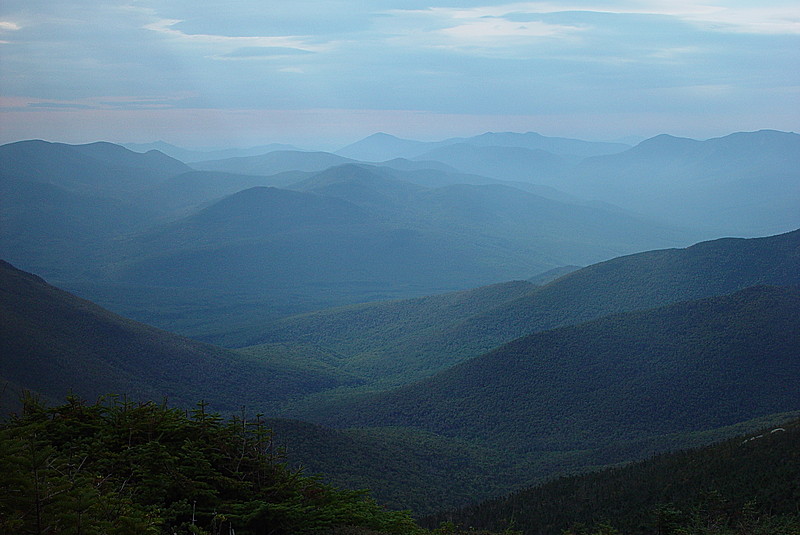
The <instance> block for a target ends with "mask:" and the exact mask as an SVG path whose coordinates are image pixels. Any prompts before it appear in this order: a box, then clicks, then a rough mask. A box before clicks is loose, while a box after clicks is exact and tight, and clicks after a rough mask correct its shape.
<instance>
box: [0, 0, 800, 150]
mask: <svg viewBox="0 0 800 535" xmlns="http://www.w3.org/2000/svg"><path fill="white" fill-rule="evenodd" d="M799 44H800V9H798V8H797V6H796V4H795V3H794V2H790V1H787V0H769V1H767V2H762V3H759V5H757V6H756V5H748V3H747V2H743V1H733V0H728V1H719V0H717V1H711V2H703V3H700V2H694V1H682V2H669V3H665V2H661V1H658V0H641V1H637V2H631V1H626V0H613V1H611V2H597V1H596V0H575V1H570V2H566V1H556V2H536V1H533V2H502V1H497V0H484V1H475V0H472V1H462V2H458V3H456V2H452V1H449V0H438V1H435V2H420V1H413V2H397V1H389V0H384V1H379V2H371V3H369V4H362V3H355V2H348V1H346V0H339V1H334V2H331V1H327V2H317V1H312V2H304V3H302V4H282V5H278V6H274V5H272V6H268V7H264V5H263V4H262V3H259V2H255V1H252V0H239V1H237V2H234V3H227V4H225V5H224V6H222V7H219V6H216V5H209V4H197V3H194V2H192V3H189V2H185V1H178V2H164V1H163V0H137V1H134V2H130V1H124V2H123V1H112V2H98V1H97V0H79V1H76V2H70V3H68V4H66V3H49V2H41V1H22V0H10V1H7V2H3V4H2V6H0V78H1V79H2V86H0V117H1V118H2V121H0V142H2V143H7V142H11V141H17V140H21V139H32V138H40V139H48V140H52V141H61V142H66V143H85V142H91V141H96V140H107V141H111V142H131V143H149V142H154V141H157V140H163V141H165V142H167V143H171V144H174V145H177V146H180V147H186V148H200V147H204V148H205V147H207V148H211V147H214V148H217V147H250V146H256V145H263V144H269V143H288V144H293V145H296V146H298V147H302V148H307V149H324V150H332V149H336V148H340V147H343V146H345V145H347V144H349V143H353V142H355V141H358V140H360V139H362V138H364V137H366V136H368V135H370V134H372V133H375V132H386V133H389V134H391V135H395V136H398V137H401V138H408V139H419V140H425V141H430V140H440V139H445V138H450V137H470V136H474V135H478V134H481V133H484V132H487V131H493V132H506V131H513V132H528V131H533V132H538V133H540V134H542V135H545V136H554V137H571V138H578V139H585V140H590V141H616V140H619V139H621V138H629V137H631V136H632V137H635V138H637V139H644V138H648V137H652V136H654V135H657V134H661V133H667V134H671V135H675V136H681V137H690V138H693V139H708V138H712V137H719V136H723V135H727V134H729V133H733V132H738V131H754V130H760V129H774V130H781V131H797V130H800V128H798V125H799V124H800V106H798V102H800V99H798V96H799V95H800V74H798V73H800V68H798V67H800V46H798V45H799Z"/></svg>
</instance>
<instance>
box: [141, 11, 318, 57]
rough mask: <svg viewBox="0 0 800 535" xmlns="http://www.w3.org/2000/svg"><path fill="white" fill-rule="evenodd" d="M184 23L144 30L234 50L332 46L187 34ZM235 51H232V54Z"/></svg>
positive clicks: (286, 38) (302, 40)
mask: <svg viewBox="0 0 800 535" xmlns="http://www.w3.org/2000/svg"><path fill="white" fill-rule="evenodd" d="M182 22H183V21H182V20H180V19H159V20H157V21H154V22H151V23H149V24H146V25H145V26H144V28H145V29H147V30H151V31H154V32H157V33H159V34H162V35H164V36H166V37H168V38H171V39H174V40H177V41H180V42H185V43H191V44H200V45H213V46H217V47H220V46H222V47H235V48H234V49H242V48H249V49H258V48H260V49H265V48H287V49H295V50H300V51H306V52H321V51H324V50H327V49H330V47H331V45H330V44H319V43H314V42H312V41H311V40H310V39H309V38H308V37H303V36H282V35H261V36H231V35H222V34H208V33H186V32H184V31H182V30H181V29H179V28H177V27H176V26H179V25H180V24H181V23H182ZM234 49H232V50H231V52H232V51H233V50H234Z"/></svg>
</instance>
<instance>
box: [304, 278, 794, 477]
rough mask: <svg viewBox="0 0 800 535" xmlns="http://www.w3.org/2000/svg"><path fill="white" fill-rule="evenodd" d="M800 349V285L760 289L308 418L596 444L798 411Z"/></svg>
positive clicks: (467, 368) (542, 336)
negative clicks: (797, 384) (796, 385)
mask: <svg viewBox="0 0 800 535" xmlns="http://www.w3.org/2000/svg"><path fill="white" fill-rule="evenodd" d="M798 351H800V290H798V288H797V287H794V288H787V287H763V286H761V287H753V288H748V289H745V290H742V291H740V292H738V293H735V294H731V295H727V296H721V297H712V298H707V299H702V300H697V301H686V302H681V303H677V304H674V305H669V306H667V307H662V308H658V309H651V310H647V311H640V312H629V313H624V314H619V315H612V316H607V317H605V318H601V319H598V320H594V321H592V322H588V323H584V324H580V325H575V326H570V327H562V328H560V329H555V330H551V331H546V332H542V333H537V334H533V335H529V336H526V337H522V338H519V339H517V340H514V341H513V342H510V343H508V344H506V345H504V346H501V347H499V348H497V349H496V350H494V351H492V352H490V353H487V354H485V355H482V356H480V357H476V358H474V359H470V360H468V361H465V362H463V363H462V364H460V365H458V366H454V367H453V368H451V369H449V370H446V371H443V372H441V373H439V374H437V375H436V376H434V377H432V378H430V379H427V380H424V381H421V382H419V383H415V384H413V385H409V386H406V387H402V388H399V389H397V390H394V391H391V392H388V393H382V394H375V395H371V396H364V397H362V398H360V399H354V400H351V401H347V400H343V401H340V402H332V403H329V404H327V405H320V404H316V405H315V407H314V408H313V409H312V410H310V411H308V412H305V413H304V414H303V415H304V417H306V418H309V419H311V420H313V421H316V422H318V423H322V424H327V425H333V426H337V427H350V426H363V425H366V426H403V427H415V428H419V429H423V430H426V431H429V432H433V433H438V434H441V435H445V436H453V437H461V438H470V439H475V440H480V441H482V442H484V443H488V444H494V445H496V446H498V447H503V448H506V449H508V450H511V451H515V450H516V451H521V452H534V451H564V450H567V449H596V448H603V447H604V446H606V445H608V444H609V443H610V442H613V441H615V440H618V439H619V438H621V437H624V438H625V439H626V440H631V441H633V440H638V439H646V438H647V437H653V436H658V435H665V434H668V433H680V432H686V431H697V430H701V429H708V428H712V427H719V426H724V425H730V424H733V423H736V422H739V421H743V420H746V419H750V418H755V417H758V416H764V415H769V414H773V413H778V412H785V411H790V410H796V409H797V408H798V407H800V392H798V390H797V389H796V388H794V385H795V384H796V383H797V381H798V380H800V354H799V353H798ZM608 462H611V459H609V460H608Z"/></svg>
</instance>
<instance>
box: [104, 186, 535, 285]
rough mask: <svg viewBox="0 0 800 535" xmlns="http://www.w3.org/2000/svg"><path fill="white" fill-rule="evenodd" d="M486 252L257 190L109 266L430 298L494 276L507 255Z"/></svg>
mask: <svg viewBox="0 0 800 535" xmlns="http://www.w3.org/2000/svg"><path fill="white" fill-rule="evenodd" d="M486 247H487V246H485V245H481V244H475V245H472V244H470V243H469V242H468V241H467V240H466V239H462V240H460V241H454V240H453V239H452V238H450V237H448V236H447V235H444V234H442V233H435V232H424V231H421V230H414V229H408V228H397V227H392V226H387V225H386V224H384V223H383V222H382V221H381V220H379V219H376V218H375V217H374V216H372V215H370V214H368V213H367V212H366V211H365V210H364V209H362V208H359V207H358V206H356V205H355V204H353V203H351V202H348V201H345V200H341V199H337V198H334V197H326V196H321V195H315V194H311V193H302V192H294V191H288V190H279V189H276V188H251V189H249V190H245V191H242V192H239V193H237V194H235V195H233V196H231V197H228V198H226V199H223V200H222V201H220V202H218V203H216V204H214V205H212V206H210V207H208V208H206V209H204V210H202V211H201V212H199V213H197V214H195V215H193V216H190V217H188V218H185V219H183V220H180V221H177V222H175V223H172V224H169V225H166V226H164V227H161V228H159V229H156V230H154V231H152V232H148V233H146V234H143V235H141V236H139V237H136V238H131V239H129V240H126V241H125V242H121V244H120V251H122V254H123V257H122V258H123V259H124V260H123V261H121V262H119V263H118V264H116V265H115V266H113V268H112V273H111V277H112V279H113V280H117V281H120V282H122V281H125V282H128V283H131V282H135V283H137V284H148V285H149V284H156V285H167V286H173V285H175V286H179V287H186V286H201V287H204V288H213V287H216V288H220V287H223V288H248V289H250V290H252V291H258V292H264V291H269V290H271V289H279V288H295V290H296V291H299V292H301V293H302V292H310V291H312V290H313V291H314V292H318V291H319V288H327V289H328V290H327V291H333V292H334V293H339V295H342V293H340V292H344V294H345V295H346V294H349V293H350V292H352V291H357V292H365V291H375V290H376V289H378V288H382V289H383V290H382V291H387V290H391V289H392V288H406V289H407V291H408V289H410V290H411V291H416V292H423V291H428V292H430V291H431V290H435V289H437V288H440V287H441V288H448V289H452V288H453V286H454V285H464V284H467V281H470V280H487V281H488V280H492V279H493V278H494V277H496V276H497V267H496V266H495V265H494V264H493V263H494V262H497V260H498V254H501V255H502V258H504V259H508V258H509V253H503V252H501V253H497V252H491V251H489V250H486ZM516 261H517V264H515V265H513V266H511V269H524V268H523V267H522V266H524V260H523V259H522V257H521V256H518V257H517V258H516ZM501 269H509V268H507V267H505V266H503V267H502V268H501ZM362 295H363V294H362Z"/></svg>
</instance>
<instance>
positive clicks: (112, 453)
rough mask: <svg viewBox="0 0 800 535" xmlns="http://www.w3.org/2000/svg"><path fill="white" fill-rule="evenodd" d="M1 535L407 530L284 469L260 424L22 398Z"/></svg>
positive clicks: (4, 436)
mask: <svg viewBox="0 0 800 535" xmlns="http://www.w3.org/2000/svg"><path fill="white" fill-rule="evenodd" d="M0 532H2V533H19V534H27V533H31V534H36V535H42V534H49V533H59V534H65V535H66V534H75V535H94V534H108V535H125V534H131V535H133V534H137V535H138V534H153V535H157V534H173V533H178V534H189V533H192V534H198V535H199V534H222V533H225V534H228V533H233V532H235V533H237V534H238V535H247V534H253V535H258V534H265V535H266V534H268V533H269V534H276V535H278V534H304V533H308V534H313V533H341V534H348V533H349V534H359V533H360V534H364V535H366V534H370V533H372V534H414V533H421V532H423V530H421V529H420V528H419V527H418V526H416V524H414V522H413V521H412V520H411V518H410V516H409V515H408V514H407V513H405V512H394V511H388V510H386V509H384V508H382V507H381V506H379V505H378V504H376V503H375V502H374V501H373V500H372V499H370V498H369V497H368V496H366V494H365V493H364V492H359V491H344V490H337V489H334V488H332V487H330V486H328V485H325V484H323V483H321V482H320V481H319V480H317V479H315V478H311V477H307V476H304V475H302V474H301V473H300V472H298V471H292V470H289V469H288V468H287V467H286V465H285V464H283V462H282V458H281V456H280V454H279V452H276V451H274V449H273V446H272V436H271V432H270V431H269V430H268V429H267V428H266V427H265V426H264V425H263V422H262V421H261V418H260V416H257V417H255V418H254V419H250V420H248V419H246V418H245V417H235V418H232V419H230V420H223V419H221V418H220V417H218V416H217V415H214V414H209V413H208V412H206V408H205V405H203V404H199V405H198V407H197V409H196V410H194V411H193V412H192V413H191V414H189V413H186V412H184V411H182V410H179V409H173V408H168V407H166V406H162V405H158V404H155V403H150V402H148V403H131V402H129V401H127V400H122V399H119V398H112V399H111V400H109V401H105V402H97V403H94V404H88V403H86V402H84V401H81V400H79V399H77V398H75V397H69V398H67V402H66V403H65V404H64V405H61V406H58V407H54V408H46V407H45V406H43V405H42V404H40V403H39V402H38V401H37V400H35V399H33V398H31V397H28V398H26V399H25V400H24V409H23V411H22V413H21V415H19V416H14V417H12V418H11V419H9V420H8V421H7V422H4V423H3V424H2V426H0Z"/></svg>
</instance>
